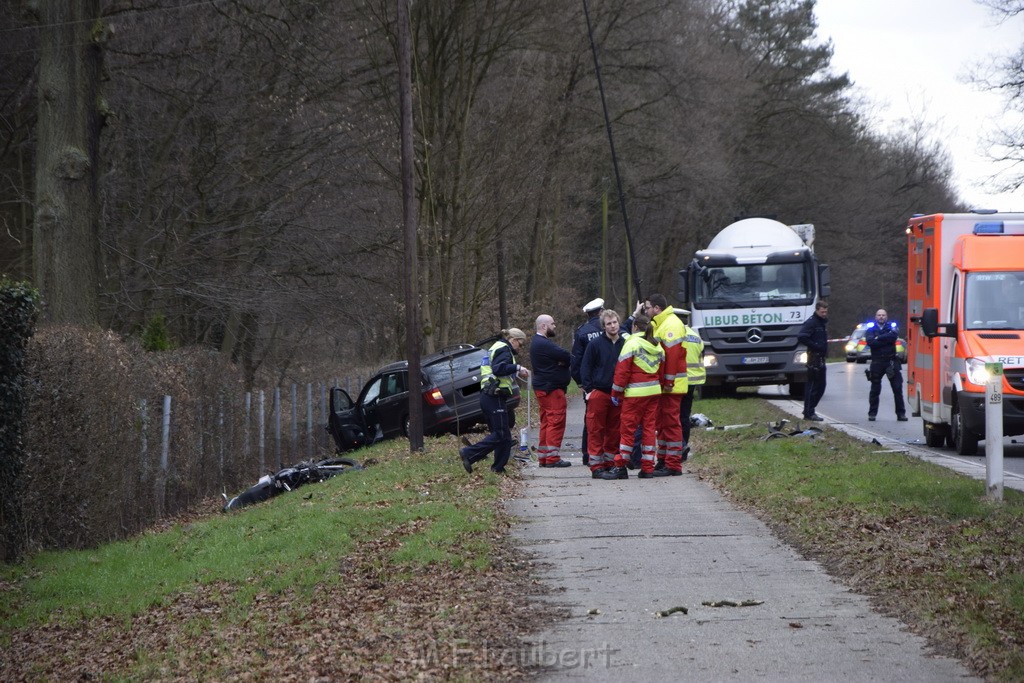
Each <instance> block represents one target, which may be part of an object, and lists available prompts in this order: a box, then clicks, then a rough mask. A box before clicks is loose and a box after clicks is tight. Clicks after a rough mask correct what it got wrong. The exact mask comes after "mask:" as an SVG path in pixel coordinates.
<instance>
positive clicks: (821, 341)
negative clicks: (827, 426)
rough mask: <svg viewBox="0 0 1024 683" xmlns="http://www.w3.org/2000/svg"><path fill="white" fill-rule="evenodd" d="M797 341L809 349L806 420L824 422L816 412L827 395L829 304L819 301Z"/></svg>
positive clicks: (805, 322)
mask: <svg viewBox="0 0 1024 683" xmlns="http://www.w3.org/2000/svg"><path fill="white" fill-rule="evenodd" d="M796 338H797V340H798V341H799V342H800V343H801V344H803V345H804V346H806V347H807V387H806V388H805V389H804V419H805V420H812V421H814V422H822V421H823V420H824V419H825V418H823V417H821V415H818V414H817V413H816V412H814V410H815V408H817V407H818V401H820V400H821V397H822V396H824V395H825V357H826V356H827V355H828V304H827V303H825V302H824V301H818V303H816V304H815V305H814V315H812V316H811V317H810V318H808V319H807V320H805V321H804V324H803V326H801V327H800V332H799V334H797V337H796Z"/></svg>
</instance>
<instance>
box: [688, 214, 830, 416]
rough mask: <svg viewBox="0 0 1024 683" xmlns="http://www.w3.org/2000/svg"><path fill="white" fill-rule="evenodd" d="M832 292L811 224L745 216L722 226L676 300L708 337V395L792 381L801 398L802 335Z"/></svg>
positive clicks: (691, 268)
mask: <svg viewBox="0 0 1024 683" xmlns="http://www.w3.org/2000/svg"><path fill="white" fill-rule="evenodd" d="M828 294H829V271H828V266H826V265H822V264H819V263H818V261H817V258H816V257H815V255H814V226H813V225H810V224H800V225H785V224H783V223H780V222H778V221H775V220H771V219H768V218H746V219H743V220H740V221H737V222H735V223H732V224H731V225H728V226H726V227H725V228H723V229H722V231H721V232H719V233H718V234H717V235H716V236H715V238H714V239H713V240H711V243H710V244H709V245H708V246H707V248H706V249H701V250H700V251H698V252H697V253H696V255H695V256H694V259H693V261H692V262H691V263H690V265H689V266H687V267H686V268H684V269H683V270H681V271H679V298H680V300H681V301H683V302H685V304H684V305H685V306H686V308H688V309H689V310H690V311H691V320H690V327H692V328H693V329H694V330H696V331H697V332H698V333H700V336H701V338H702V339H703V340H704V359H703V362H704V367H705V368H706V369H707V383H706V384H705V385H704V388H703V389H702V391H703V393H704V395H705V396H709V395H716V394H722V393H725V392H726V391H729V390H732V389H735V388H737V387H740V386H752V385H771V384H788V385H789V393H790V394H791V395H792V396H797V397H802V396H803V392H804V387H805V386H806V383H807V367H806V362H807V355H806V354H807V352H806V350H805V349H804V348H803V347H802V346H800V345H799V344H798V342H797V333H798V332H799V331H800V325H801V324H802V323H803V322H804V320H806V319H807V318H808V316H811V315H813V314H814V302H815V301H816V300H817V299H818V298H821V297H827V296H828Z"/></svg>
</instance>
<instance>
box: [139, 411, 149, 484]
mask: <svg viewBox="0 0 1024 683" xmlns="http://www.w3.org/2000/svg"><path fill="white" fill-rule="evenodd" d="M139 420H140V422H141V423H142V452H141V453H140V457H141V458H142V463H141V464H142V467H140V468H139V472H140V476H139V479H140V480H142V481H145V480H146V477H147V476H149V433H148V432H149V405H148V404H147V403H146V399H144V398H142V399H139Z"/></svg>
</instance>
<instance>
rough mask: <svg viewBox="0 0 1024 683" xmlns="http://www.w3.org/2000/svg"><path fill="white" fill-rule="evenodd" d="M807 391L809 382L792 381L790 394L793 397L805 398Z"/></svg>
mask: <svg viewBox="0 0 1024 683" xmlns="http://www.w3.org/2000/svg"><path fill="white" fill-rule="evenodd" d="M805 391H807V382H790V383H789V395H790V397H791V398H803V397H804V392H805Z"/></svg>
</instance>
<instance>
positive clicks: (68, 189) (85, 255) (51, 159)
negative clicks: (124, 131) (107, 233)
mask: <svg viewBox="0 0 1024 683" xmlns="http://www.w3.org/2000/svg"><path fill="white" fill-rule="evenodd" d="M99 4H100V0H61V1H60V2H41V3H39V9H38V12H39V22H40V27H41V28H40V32H39V52H40V59H39V122H38V129H37V130H38V140H39V142H38V153H37V156H36V198H35V226H34V233H33V246H34V255H33V258H34V263H33V266H34V272H35V284H36V286H37V287H38V288H39V290H40V291H41V292H42V294H43V299H44V301H45V302H46V310H45V312H44V315H45V316H46V317H47V318H48V319H50V320H52V321H54V322H73V323H78V324H82V325H95V324H98V322H99V257H100V251H99V224H98V221H99V212H98V211H97V207H96V205H97V189H96V182H97V176H98V171H99V169H98V168H97V165H98V160H99V135H100V128H101V126H102V121H101V117H100V113H99V99H100V94H99V83H100V69H101V64H102V60H103V48H102V40H103V34H104V29H103V27H102V25H101V23H100V19H99Z"/></svg>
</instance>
